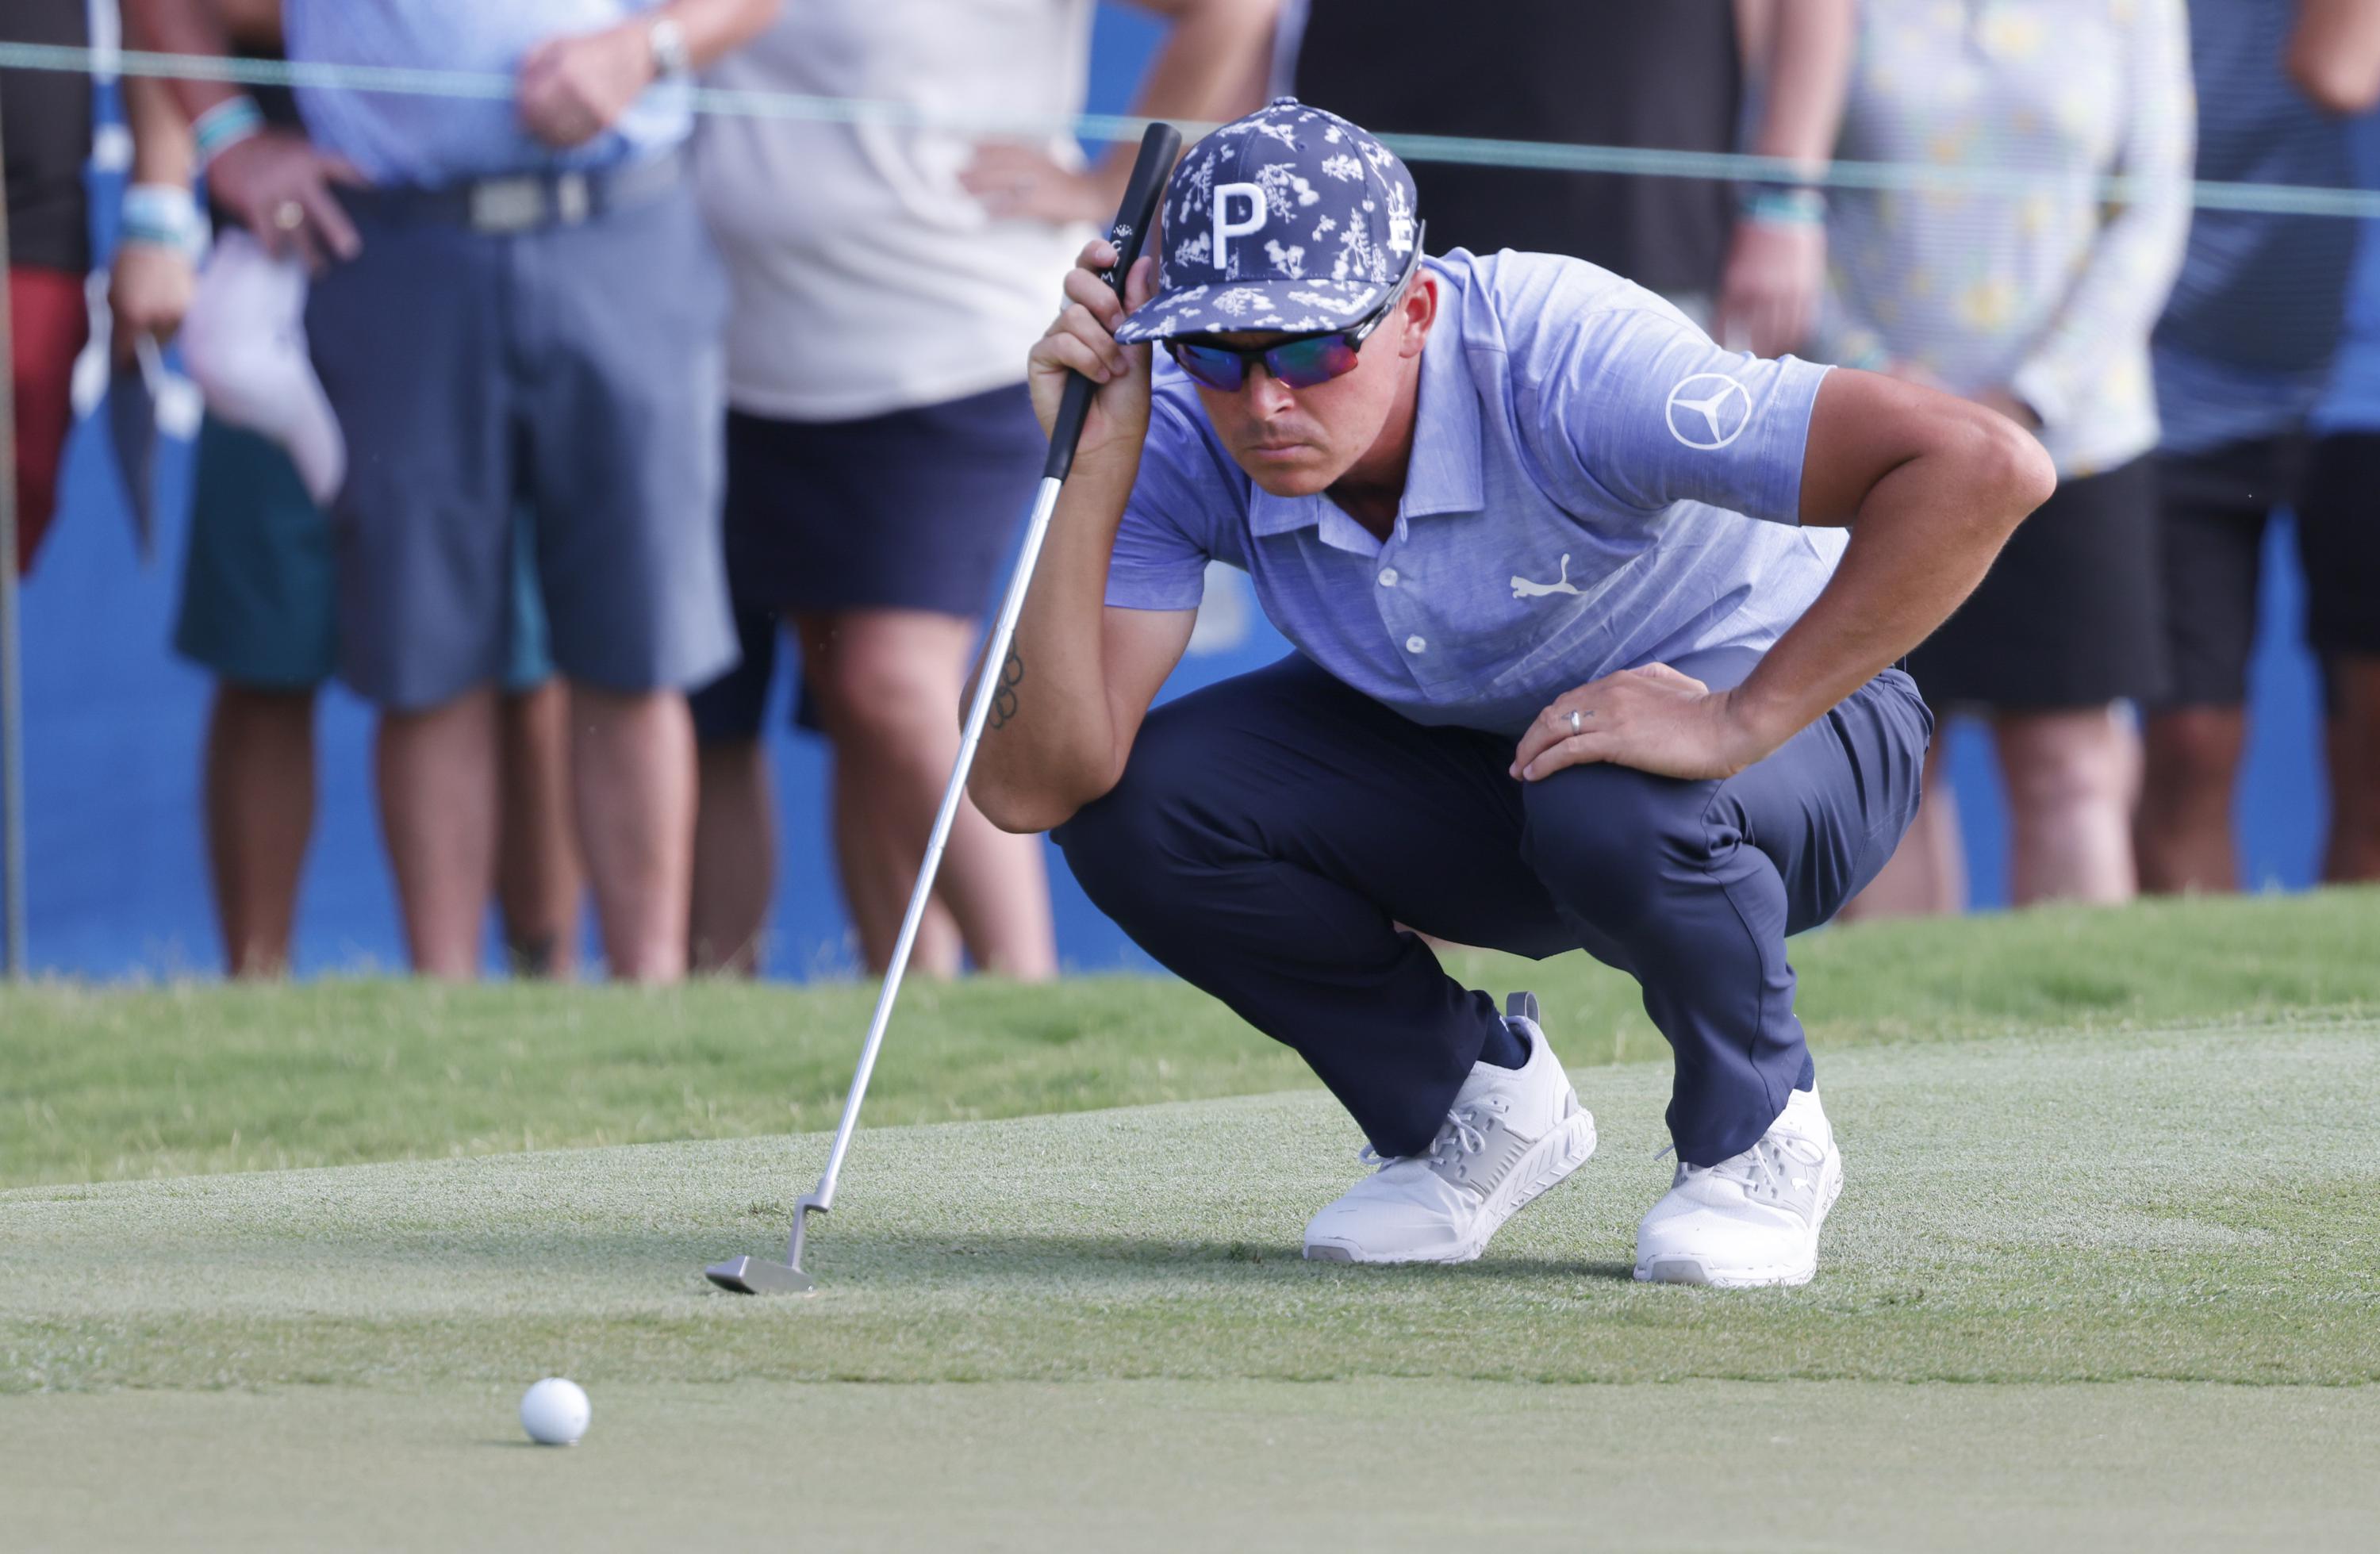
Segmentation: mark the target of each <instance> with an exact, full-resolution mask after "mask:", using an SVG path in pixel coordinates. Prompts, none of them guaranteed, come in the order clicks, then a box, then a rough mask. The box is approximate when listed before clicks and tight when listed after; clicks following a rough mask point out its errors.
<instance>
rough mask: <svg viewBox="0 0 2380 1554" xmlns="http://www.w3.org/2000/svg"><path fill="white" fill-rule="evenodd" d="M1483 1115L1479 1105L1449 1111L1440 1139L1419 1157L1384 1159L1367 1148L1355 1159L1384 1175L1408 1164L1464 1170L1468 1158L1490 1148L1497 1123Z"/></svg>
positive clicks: (1388, 1157) (1394, 1156) (1440, 1128)
mask: <svg viewBox="0 0 2380 1554" xmlns="http://www.w3.org/2000/svg"><path fill="white" fill-rule="evenodd" d="M1480 1113H1481V1109H1480V1108H1479V1107H1478V1106H1476V1105H1472V1106H1462V1107H1452V1108H1450V1109H1448V1111H1447V1113H1446V1121H1444V1122H1442V1123H1439V1125H1438V1136H1437V1137H1436V1138H1433V1139H1431V1140H1430V1143H1429V1148H1428V1149H1427V1150H1426V1151H1424V1152H1423V1153H1421V1154H1419V1155H1383V1154H1381V1153H1380V1152H1379V1151H1378V1149H1375V1148H1373V1147H1371V1146H1370V1145H1368V1144H1366V1145H1365V1146H1364V1147H1363V1148H1361V1149H1359V1150H1357V1151H1356V1152H1355V1158H1356V1159H1360V1160H1363V1161H1364V1162H1366V1164H1373V1163H1377V1164H1378V1166H1379V1168H1380V1169H1381V1170H1382V1171H1386V1170H1387V1169H1388V1168H1389V1167H1390V1166H1392V1165H1396V1164H1398V1163H1400V1162H1402V1161H1404V1160H1427V1161H1428V1162H1429V1164H1430V1166H1431V1168H1432V1169H1433V1170H1435V1169H1439V1168H1442V1167H1446V1166H1456V1167H1460V1165H1461V1164H1462V1162H1463V1158H1464V1157H1465V1156H1469V1155H1476V1154H1478V1153H1479V1152H1480V1151H1481V1150H1483V1149H1485V1148H1487V1147H1488V1131H1487V1130H1488V1123H1490V1122H1491V1121H1493V1119H1492V1118H1491V1117H1487V1116H1482V1115H1481V1114H1480Z"/></svg>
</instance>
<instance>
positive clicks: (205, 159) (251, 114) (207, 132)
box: [190, 96, 264, 173]
mask: <svg viewBox="0 0 2380 1554" xmlns="http://www.w3.org/2000/svg"><path fill="white" fill-rule="evenodd" d="M263 133H264V110H263V109H261V108H260V107H258V106H257V105H256V99H255V98H253V97H248V96H239V97H233V98H227V99H225V101H223V102H221V103H216V104H215V105H214V106H213V107H212V108H209V109H208V110H207V111H206V112H205V113H203V114H200V115H199V116H198V119H197V121H196V122H195V123H193V124H192V125H191V126H190V135H191V138H192V139H193V140H196V141H197V142H198V150H199V171H200V172H201V173H203V172H205V171H206V170H207V168H208V167H210V166H211V165H212V164H213V163H214V160H215V158H217V157H219V156H221V155H223V153H224V152H227V151H229V150H231V149H232V147H234V146H236V145H238V144H239V143H240V142H241V141H242V140H254V139H255V138H256V137H257V136H259V135H261V134H263Z"/></svg>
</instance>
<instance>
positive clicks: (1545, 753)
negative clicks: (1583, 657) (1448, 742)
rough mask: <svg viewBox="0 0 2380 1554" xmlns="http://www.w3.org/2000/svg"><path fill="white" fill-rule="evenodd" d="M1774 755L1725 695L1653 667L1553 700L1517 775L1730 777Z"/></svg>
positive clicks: (1524, 744) (1523, 750)
mask: <svg viewBox="0 0 2380 1554" xmlns="http://www.w3.org/2000/svg"><path fill="white" fill-rule="evenodd" d="M1573 712H1576V713H1577V714H1578V732H1577V733H1575V734H1573V733H1572V732H1571V714H1572V713H1573ZM1768 753H1769V751H1768V750H1767V749H1764V748H1762V747H1761V741H1760V739H1759V736H1758V735H1755V734H1753V733H1752V732H1751V731H1750V730H1748V729H1746V728H1744V727H1743V725H1742V723H1741V722H1738V720H1737V719H1736V717H1735V713H1734V710H1733V708H1732V707H1731V706H1730V700H1729V696H1728V693H1727V692H1725V691H1714V690H1712V689H1711V688H1710V687H1709V686H1706V685H1704V684H1703V683H1702V682H1701V681H1700V680H1697V679H1695V678H1694V676H1693V675H1691V674H1681V673H1680V672H1679V671H1677V670H1674V669H1672V668H1670V666H1669V665H1668V664H1666V663H1648V664H1646V665H1645V667H1643V668H1642V669H1623V670H1621V672H1620V673H1619V674H1608V675H1606V676H1604V677H1603V678H1602V679H1600V680H1597V681H1594V682H1592V683H1590V684H1587V685H1584V686H1579V688H1578V689H1576V690H1574V691H1566V692H1564V693H1563V694H1562V695H1560V696H1559V697H1557V698H1554V703H1553V705H1552V706H1550V707H1548V708H1547V709H1546V710H1544V711H1543V712H1540V713H1538V714H1537V717H1536V721H1535V722H1532V723H1530V724H1529V732H1528V733H1527V734H1525V735H1522V737H1521V745H1520V749H1519V750H1518V752H1517V753H1516V754H1515V755H1514V757H1513V759H1512V776H1514V777H1516V778H1518V779H1520V780H1521V781H1523V782H1524V783H1535V782H1539V781H1541V780H1543V779H1545V778H1547V777H1550V776H1552V775H1553V774H1554V773H1555V772H1557V771H1560V770H1562V768H1564V767H1566V766H1585V765H1589V764H1591V763H1594V762H1597V761H1603V762H1609V764H1611V765H1613V766H1626V767H1633V768H1634V769H1635V770H1636V771H1649V772H1652V773H1653V774H1654V775H1656V776H1658V777H1683V778H1690V779H1694V778H1726V777H1732V776H1734V775H1735V774H1736V773H1737V772H1739V771H1743V769H1744V768H1745V767H1747V766H1750V765H1752V764H1753V763H1754V762H1755V761H1756V760H1759V759H1761V758H1763V757H1764V756H1767V754H1768Z"/></svg>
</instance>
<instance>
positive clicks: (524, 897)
mask: <svg viewBox="0 0 2380 1554" xmlns="http://www.w3.org/2000/svg"><path fill="white" fill-rule="evenodd" d="M503 736H504V768H503V771H504V826H503V830H502V832H500V833H499V837H498V842H497V850H496V895H497V899H498V901H499V902H500V903H501V904H502V905H503V907H504V949H505V952H506V953H507V955H508V956H509V958H510V959H511V961H512V969H513V975H514V976H516V977H568V976H570V975H571V974H572V973H573V972H575V971H577V969H578V896H579V892H580V890H581V889H582V888H583V887H584V885H585V879H584V877H583V875H582V874H581V872H580V870H579V867H578V838H577V830H576V828H575V827H574V826H573V825H572V823H571V819H570V692H569V689H568V687H567V686H565V685H564V684H563V682H562V681H561V680H560V679H559V678H555V679H552V680H548V681H547V682H546V683H545V684H544V685H542V686H538V687H537V688H536V689H534V690H529V691H523V692H521V693H519V694H517V695H512V696H507V697H505V698H504V730H503Z"/></svg>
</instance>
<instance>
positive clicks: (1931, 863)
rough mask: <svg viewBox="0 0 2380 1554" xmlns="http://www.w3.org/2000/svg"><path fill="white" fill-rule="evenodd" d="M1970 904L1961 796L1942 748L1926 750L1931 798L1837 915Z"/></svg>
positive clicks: (1923, 913) (1866, 917) (1899, 913)
mask: <svg viewBox="0 0 2380 1554" xmlns="http://www.w3.org/2000/svg"><path fill="white" fill-rule="evenodd" d="M1966 905H1967V846H1966V843H1965V842H1964V841H1963V840H1962V839H1961V836H1960V834H1959V803H1958V795H1956V793H1954V792H1953V791H1952V789H1951V787H1950V783H1949V780H1948V779H1947V778H1945V777H1944V776H1943V774H1942V747H1941V745H1940V743H1939V742H1938V740H1937V743H1936V745H1935V746H1934V747H1933V748H1932V749H1931V750H1929V751H1927V752H1926V755H1925V803H1923V804H1922V805H1920V806H1919V807H1918V810H1917V819H1916V820H1915V821H1914V822H1913V823H1912V824H1911V826H1910V828H1909V830H1908V831H1907V832H1905V833H1904V834H1903V835H1902V836H1901V838H1900V847H1899V848H1898V849H1896V850H1895V851H1894V853H1893V855H1892V861H1891V862H1889V863H1888V864H1886V865H1885V866H1884V868H1883V869H1882V870H1881V871H1879V872H1878V873H1877V875H1876V878H1875V879H1874V880H1870V881H1868V886H1867V889H1865V890H1864V891H1862V892H1860V893H1859V894H1857V895H1855V896H1853V897H1852V899H1851V900H1850V902H1848V903H1847V904H1845V905H1844V907H1843V909H1842V910H1841V911H1840V912H1839V913H1837V914H1836V920H1837V921H1839V922H1846V923H1849V922H1863V921H1870V920H1873V919H1875V918H1878V917H1938V916H1941V915H1942V914H1944V913H1949V912H1962V911H1964V910H1966Z"/></svg>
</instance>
